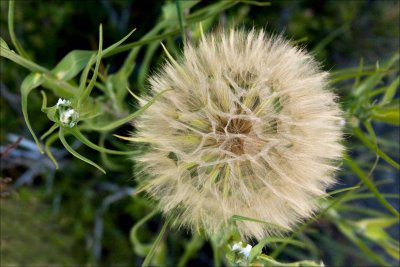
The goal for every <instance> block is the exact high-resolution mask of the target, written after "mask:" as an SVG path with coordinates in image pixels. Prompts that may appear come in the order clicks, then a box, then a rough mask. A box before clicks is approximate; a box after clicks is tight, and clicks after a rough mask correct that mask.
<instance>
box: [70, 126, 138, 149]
mask: <svg viewBox="0 0 400 267" xmlns="http://www.w3.org/2000/svg"><path fill="white" fill-rule="evenodd" d="M66 131H68V132H70V133H71V134H72V135H73V136H75V137H76V139H78V140H79V141H81V142H82V143H83V144H85V145H87V146H88V147H90V148H92V149H94V150H97V151H99V152H103V153H108V154H114V155H129V154H132V153H131V152H130V151H118V150H112V149H107V148H104V147H101V146H98V145H96V144H94V143H92V142H91V141H90V140H89V139H87V138H86V137H85V136H84V135H83V134H82V133H81V132H80V131H79V129H78V128H77V127H74V128H71V129H66Z"/></svg>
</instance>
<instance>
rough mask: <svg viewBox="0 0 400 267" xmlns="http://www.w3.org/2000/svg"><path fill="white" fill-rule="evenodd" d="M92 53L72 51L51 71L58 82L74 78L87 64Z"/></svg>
mask: <svg viewBox="0 0 400 267" xmlns="http://www.w3.org/2000/svg"><path fill="white" fill-rule="evenodd" d="M92 55H93V52H92V51H85V50H74V51H71V52H69V53H68V54H67V55H66V56H65V57H64V58H63V59H62V60H61V61H60V62H59V63H58V64H57V66H56V67H55V68H54V69H53V70H52V71H51V72H52V73H53V74H54V75H55V76H56V77H57V78H58V79H59V80H63V81H68V80H70V79H72V78H74V77H75V76H76V75H77V74H78V73H79V72H81V71H82V69H83V68H84V67H85V66H86V64H87V63H88V62H89V59H90V57H91V56H92Z"/></svg>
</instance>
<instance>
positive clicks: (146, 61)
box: [138, 42, 160, 92]
mask: <svg viewBox="0 0 400 267" xmlns="http://www.w3.org/2000/svg"><path fill="white" fill-rule="evenodd" d="M159 45H160V44H159V43H157V42H154V43H152V44H149V45H148V47H147V50H146V53H145V55H144V58H143V62H142V65H141V67H140V70H139V74H138V84H139V88H140V91H141V92H144V85H145V80H146V78H147V74H148V71H149V69H150V63H151V59H152V58H153V56H154V54H155V52H156V51H157V48H158V47H159Z"/></svg>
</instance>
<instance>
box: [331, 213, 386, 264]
mask: <svg viewBox="0 0 400 267" xmlns="http://www.w3.org/2000/svg"><path fill="white" fill-rule="evenodd" d="M335 222H336V225H337V226H338V228H339V230H340V231H341V232H342V233H343V234H344V235H345V236H346V237H347V238H348V239H349V240H350V241H352V242H353V243H354V244H355V245H356V246H357V247H358V248H359V249H360V250H361V251H362V252H363V253H364V254H365V255H367V256H368V257H369V258H371V259H372V260H373V261H375V263H377V264H379V265H380V266H390V264H389V263H387V262H386V261H385V260H384V259H383V258H382V257H380V256H379V255H378V254H377V253H375V252H374V251H372V250H371V249H370V248H369V247H368V246H367V245H366V244H365V243H364V242H363V241H362V240H361V239H360V238H359V237H358V236H357V235H356V234H355V231H354V230H355V229H354V227H353V226H351V225H350V224H349V223H347V222H346V221H344V220H337V221H335Z"/></svg>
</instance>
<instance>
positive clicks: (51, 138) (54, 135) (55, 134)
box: [44, 133, 59, 170]
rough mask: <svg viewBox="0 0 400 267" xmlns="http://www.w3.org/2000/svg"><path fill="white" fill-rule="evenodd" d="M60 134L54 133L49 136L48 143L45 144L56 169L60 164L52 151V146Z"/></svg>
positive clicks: (47, 153) (45, 148) (45, 149)
mask: <svg viewBox="0 0 400 267" xmlns="http://www.w3.org/2000/svg"><path fill="white" fill-rule="evenodd" d="M58 136H59V133H54V134H52V135H51V136H50V137H49V138H47V140H46V143H45V144H44V151H45V152H46V155H47V156H48V157H49V158H50V159H51V161H52V162H53V163H54V166H55V167H56V170H58V168H59V166H58V162H57V160H56V158H55V157H54V155H53V153H51V150H50V146H51V145H52V144H53V143H54V142H55V141H56V140H57V139H58Z"/></svg>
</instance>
